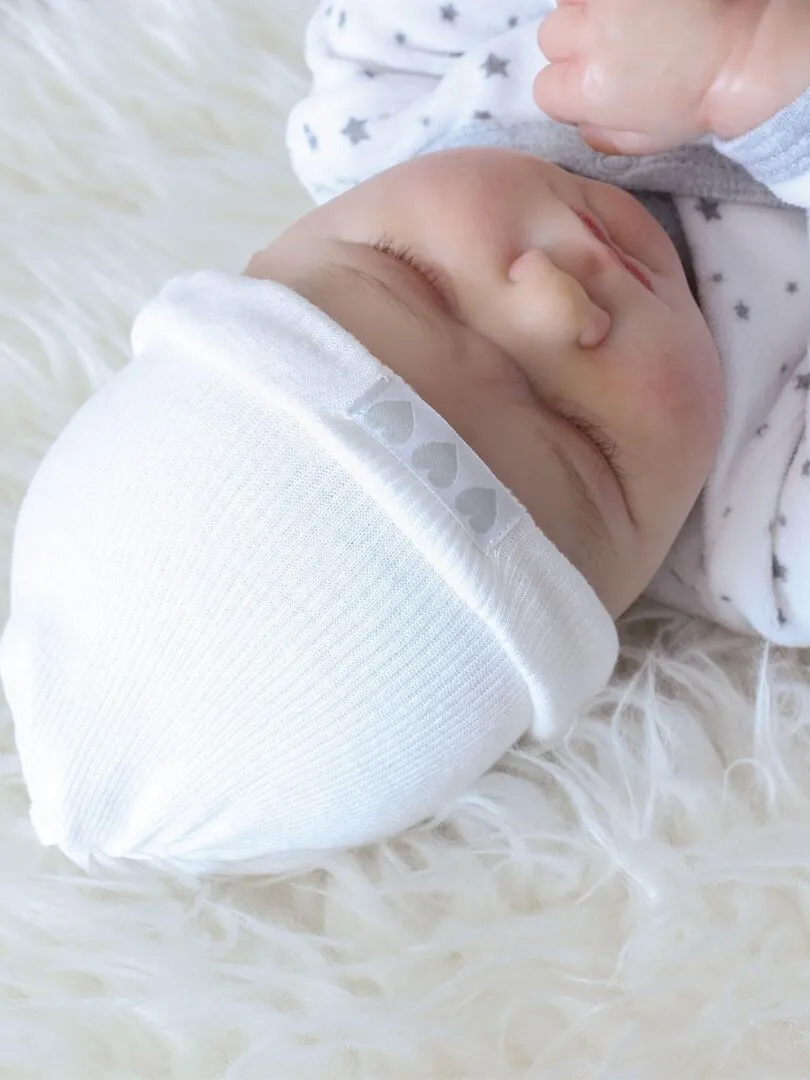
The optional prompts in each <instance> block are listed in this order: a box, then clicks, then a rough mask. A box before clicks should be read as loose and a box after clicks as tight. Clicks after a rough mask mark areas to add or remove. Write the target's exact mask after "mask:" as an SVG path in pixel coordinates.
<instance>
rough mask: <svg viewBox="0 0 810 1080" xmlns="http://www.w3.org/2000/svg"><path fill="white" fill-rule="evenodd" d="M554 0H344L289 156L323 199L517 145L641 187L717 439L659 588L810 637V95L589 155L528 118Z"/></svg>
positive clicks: (322, 21)
mask: <svg viewBox="0 0 810 1080" xmlns="http://www.w3.org/2000/svg"><path fill="white" fill-rule="evenodd" d="M553 6H554V5H553V3H551V0H512V2H511V3H509V4H505V5H501V4H497V5H493V4H488V3H486V2H485V0H453V2H448V3H441V2H433V0H411V2H409V3H407V4H383V3H380V0H332V2H328V3H323V4H322V5H321V6H320V8H319V9H318V11H317V13H316V14H315V16H314V18H313V19H312V21H311V23H310V26H309V28H308V32H307V41H306V58H307V62H308V64H309V66H310V68H311V71H312V75H313V83H312V90H311V93H310V94H309V96H308V97H307V98H306V99H305V100H304V101H302V102H301V103H300V104H299V105H298V106H297V107H296V108H295V109H294V111H293V113H292V114H291V117H290V122H289V127H288V145H289V149H290V153H291V158H292V163H293V166H294V168H295V170H296V173H297V175H298V176H299V177H300V179H301V181H302V182H303V183H304V185H305V186H306V187H307V189H308V190H309V191H310V193H311V194H312V196H313V197H314V198H315V199H316V201H318V202H324V201H326V200H328V199H329V198H331V197H333V196H334V195H336V194H338V193H340V192H341V191H344V190H346V189H348V188H349V187H352V186H353V185H355V184H358V183H360V182H361V181H363V180H365V179H367V178H368V177H370V176H372V175H374V174H376V173H378V172H380V171H381V170H383V169H386V168H388V167H390V166H392V165H395V164H397V163H398V162H401V161H403V160H405V159H407V158H409V157H413V156H416V155H420V154H424V153H428V152H431V151H434V150H439V149H444V148H449V147H453V146H462V145H466V146H474V145H493V146H508V147H512V148H516V149H522V150H525V151H527V152H532V153H537V154H538V155H539V156H541V157H543V158H544V159H547V160H550V161H554V162H556V163H557V164H560V165H562V166H563V167H565V168H567V169H569V170H570V171H573V172H578V173H581V174H582V175H586V176H589V177H592V178H594V179H598V180H603V181H605V182H609V183H614V184H617V185H618V186H621V187H623V188H626V189H627V190H630V191H632V192H633V193H634V194H635V195H636V196H637V197H638V198H639V199H640V201H641V202H642V203H644V205H645V206H647V208H648V209H649V210H650V211H651V212H652V213H653V214H655V216H656V217H657V218H658V220H659V221H660V222H661V223H662V224H663V225H664V227H665V228H667V230H668V232H669V233H670V235H671V236H672V239H673V241H674V242H675V244H676V247H677V248H678V251H679V253H680V254H681V258H682V261H683V262H684V264H685V267H686V270H687V275H688V276H689V278H690V282H691V283H692V285H693V289H694V291H695V293H696V295H697V297H698V299H699V302H700V305H701V308H702V310H703V313H704V315H705V318H706V320H707V322H708V324H709V327H710V329H711V331H712V334H713V336H714V339H715V341H716V343H717V346H718V349H719V353H720V357H721V362H722V366H723V372H724V378H725V384H726V416H725V427H724V437H723V442H722V446H721V448H720V451H719V454H718V457H717V461H716V465H715V468H714V470H713V472H712V475H711V478H710V479H709V481H708V483H707V485H706V487H705V490H704V492H703V495H702V497H701V499H700V501H699V503H698V505H697V506H696V507H695V509H694V511H693V513H692V515H691V517H690V519H689V521H688V522H687V524H686V526H685V527H684V529H683V531H682V533H681V535H680V536H679V537H678V539H677V541H676V543H675V544H674V546H673V549H672V551H671V553H670V555H669V557H668V559H667V561H666V563H665V565H664V566H663V567H662V568H661V570H660V572H659V573H658V575H657V576H656V578H655V580H654V581H653V583H652V584H651V586H650V588H649V590H648V592H649V595H651V596H653V597H655V598H657V599H660V600H662V601H664V602H665V603H668V604H670V605H672V606H675V607H677V608H680V609H682V610H685V611H687V612H690V613H694V614H702V615H706V616H708V617H710V618H712V619H714V620H716V621H718V622H720V623H722V624H724V625H726V626H729V627H731V628H734V629H736V630H739V631H742V632H749V633H751V632H753V633H758V634H762V635H763V636H765V637H766V638H769V639H770V640H772V641H775V642H778V643H781V644H785V645H794V646H798V645H808V644H810V544H808V540H807V538H808V537H810V444H809V443H808V438H807V432H806V416H807V404H808V392H810V363H809V362H808V340H810V303H808V297H810V245H808V224H807V213H806V209H807V208H808V207H810V91H808V92H807V93H806V94H804V95H803V96H802V97H801V98H800V99H798V100H797V101H796V102H794V103H793V104H792V105H791V106H789V107H788V108H787V109H785V110H783V111H782V112H781V113H780V114H778V115H777V116H776V117H774V118H772V119H771V120H769V121H768V122H767V123H766V124H764V125H762V127H761V128H758V129H757V130H756V131H754V132H751V133H749V134H748V135H746V136H744V137H742V138H740V139H736V140H733V141H731V142H728V143H722V142H719V141H716V140H715V141H712V140H710V139H703V140H700V141H699V142H698V143H696V144H694V145H691V146H688V147H683V148H680V149H678V150H675V151H672V152H670V153H667V154H661V155H657V156H654V157H648V158H624V157H610V156H605V155H601V154H597V153H595V152H594V151H592V150H590V149H589V148H588V147H587V146H586V145H585V144H584V143H583V142H582V141H581V139H580V138H579V136H578V135H577V133H576V132H575V131H574V130H573V129H571V128H569V127H567V126H565V125H561V124H558V123H555V122H554V121H552V120H550V119H549V118H548V117H546V116H544V115H543V114H542V113H540V112H539V111H538V109H537V107H536V106H535V104H534V102H533V100H532V96H531V87H532V81H533V79H534V76H535V75H536V73H537V71H538V69H539V68H540V67H541V66H542V63H543V58H542V56H541V55H540V53H539V51H538V46H537V40H536V35H537V28H538V25H539V23H540V21H541V20H542V18H543V17H544V16H545V15H546V14H548V13H549V11H551V10H552V8H553Z"/></svg>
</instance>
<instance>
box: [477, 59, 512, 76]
mask: <svg viewBox="0 0 810 1080" xmlns="http://www.w3.org/2000/svg"><path fill="white" fill-rule="evenodd" d="M508 67H509V61H508V60H507V59H506V58H505V57H503V56H496V55H495V53H490V54H489V56H488V57H487V58H486V60H485V61H484V62H483V64H482V65H481V70H482V71H485V72H486V76H487V78H488V79H491V78H492V76H493V75H502V76H503V77H504V79H508V78H509V72H508V71H507V68H508Z"/></svg>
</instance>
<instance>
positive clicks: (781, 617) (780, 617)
mask: <svg viewBox="0 0 810 1080" xmlns="http://www.w3.org/2000/svg"><path fill="white" fill-rule="evenodd" d="M776 621H777V622H778V623H779V625H780V626H784V625H785V624H786V623H787V615H786V614H785V613H784V611H782V609H781V608H779V610H778V611H777V612H776Z"/></svg>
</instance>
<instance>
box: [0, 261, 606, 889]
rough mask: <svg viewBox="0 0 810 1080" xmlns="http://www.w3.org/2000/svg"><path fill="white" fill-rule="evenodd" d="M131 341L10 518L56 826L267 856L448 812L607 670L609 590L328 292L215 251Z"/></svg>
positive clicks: (18, 658)
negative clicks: (254, 273) (263, 276)
mask: <svg viewBox="0 0 810 1080" xmlns="http://www.w3.org/2000/svg"><path fill="white" fill-rule="evenodd" d="M133 345H134V354H135V355H134V360H133V361H132V363H131V364H129V366H127V367H126V368H125V369H124V370H123V371H122V372H121V373H120V374H119V375H117V376H115V377H114V378H113V379H111V380H110V382H109V383H108V384H107V385H106V386H105V387H104V388H103V389H102V390H101V391H100V392H99V393H98V394H97V395H96V396H95V397H94V398H92V399H91V400H90V401H89V402H88V403H87V404H86V405H85V406H84V408H82V409H81V410H80V411H79V412H78V413H77V415H76V416H75V417H74V419H73V420H72V421H71V423H70V424H69V425H68V426H67V428H66V429H65V431H64V432H63V433H62V435H61V436H60V437H59V438H58V439H57V441H56V443H55V444H54V446H53V447H52V449H51V450H50V452H49V453H48V454H47V456H46V458H45V460H44V462H43V464H42V466H41V468H40V470H39V472H38V473H37V475H36V477H35V478H34V481H33V483H32V485H31V488H30V490H29V492H28V494H27V496H26V499H25V501H24V504H23V507H22V511H21V513H20V518H19V522H18V527H17V532H16V536H15V542H14V554H13V566H12V583H11V584H12V598H11V615H10V619H9V622H8V625H7V628H6V630H5V633H4V635H3V638H2V644H0V674H2V679H3V683H4V687H5V691H6V694H7V697H8V700H9V702H10V705H11V709H12V713H13V717H14V723H15V728H16V737H17V744H18V748H19V753H20V757H21V760H22V766H23V772H24V775H25V779H26V783H27V786H28V790H29V794H30V799H31V817H32V821H33V824H34V828H35V830H36V832H37V834H38V836H39V838H40V839H41V841H42V842H43V843H44V844H55V845H58V846H59V847H60V848H61V849H62V850H63V851H64V852H65V854H67V855H68V856H69V857H70V858H71V859H73V860H74V861H75V862H77V863H79V864H80V865H82V866H85V867H88V866H90V865H91V864H92V862H93V861H94V860H95V861H96V862H99V863H105V862H109V861H110V860H115V859H119V858H129V859H137V860H143V861H146V862H149V863H154V864H158V865H170V866H171V865H174V866H179V867H182V868H184V869H187V870H189V871H192V872H224V871H233V872H242V871H253V872H263V871H272V870H273V869H275V868H277V867H281V866H283V865H289V863H290V860H291V859H292V860H293V861H294V860H295V859H298V858H304V857H306V858H308V859H309V858H311V857H312V856H313V854H315V853H317V852H319V851H323V850H325V849H334V848H340V847H346V846H353V845H357V844H363V843H366V842H368V841H373V840H375V839H378V838H381V837H385V836H389V835H391V834H394V833H396V832H398V831H400V830H402V829H404V828H406V827H408V826H410V825H413V824H415V823H417V822H420V821H422V820H424V819H426V818H428V817H429V816H430V815H432V814H434V813H435V812H437V811H439V810H441V808H442V807H443V806H444V805H446V804H447V802H448V800H450V799H452V798H453V796H455V795H456V794H458V793H459V792H460V791H462V790H463V789H465V788H466V787H468V786H469V785H470V784H472V783H473V782H474V781H475V780H476V779H477V778H478V777H480V776H481V775H482V774H483V773H484V772H485V771H486V770H487V769H488V768H490V766H492V765H493V764H494V763H495V762H496V761H497V760H498V758H499V757H501V755H502V754H503V753H504V752H505V751H506V750H507V749H508V748H509V747H510V746H511V745H512V744H513V743H514V742H515V741H516V740H518V739H519V738H520V737H521V736H523V735H526V734H531V735H533V736H534V737H536V738H538V739H541V740H551V739H553V738H557V737H559V736H560V735H561V734H564V733H565V732H566V731H567V730H568V728H569V726H570V723H571V721H572V720H573V719H574V718H575V716H576V713H577V711H578V710H579V709H580V707H581V706H582V705H583V703H584V702H585V701H587V699H588V698H590V697H591V696H592V695H594V694H595V693H596V692H598V691H599V690H600V689H601V688H602V687H603V686H604V684H605V683H606V681H607V680H608V678H609V676H610V673H611V671H612V669H613V666H614V664H615V661H616V655H617V638H616V631H615V628H614V625H613V622H612V620H611V618H610V617H609V615H608V613H607V611H606V610H605V609H604V607H603V606H602V604H601V603H600V602H599V600H598V598H597V597H596V595H595V593H594V592H593V590H592V589H591V588H590V586H589V585H588V584H587V583H586V581H585V580H584V579H583V578H582V576H581V575H580V574H579V573H578V571H577V570H575V569H574V568H573V567H572V566H571V564H570V563H569V562H568V561H567V560H566V559H565V558H563V556H562V555H561V554H560V553H559V551H557V549H556V548H555V547H553V545H552V544H551V543H550V542H549V541H548V539H547V538H546V537H545V536H544V535H543V533H542V532H540V531H539V529H537V528H536V527H535V526H534V524H533V522H532V521H531V519H530V518H529V516H528V514H527V513H526V511H525V510H524V509H523V507H522V506H521V505H520V504H519V503H518V502H517V500H516V499H515V498H514V497H513V496H512V495H511V494H510V493H509V491H507V490H506V488H505V487H504V486H503V485H501V484H500V483H499V481H498V480H497V479H496V478H495V476H494V475H493V474H492V473H491V472H490V470H489V469H488V468H487V466H486V465H485V464H484V463H483V462H482V461H481V460H480V459H479V458H478V457H477V455H476V454H475V453H474V452H473V451H472V450H471V449H470V447H469V446H467V445H466V444H465V443H464V442H463V441H462V440H461V439H460V438H459V436H458V435H457V434H456V432H455V431H454V430H453V429H452V428H450V426H449V425H448V424H447V423H446V422H445V421H444V420H443V419H442V417H440V416H439V415H438V414H437V413H435V412H434V411H433V409H431V408H430V407H429V406H428V405H427V404H426V403H425V402H424V401H423V400H422V399H421V398H419V397H418V395H416V394H415V393H414V392H413V391H412V390H411V389H410V388H409V387H408V386H407V385H406V384H405V383H404V382H403V381H402V379H400V378H399V377H398V376H397V375H395V374H394V373H393V372H391V371H390V370H388V369H387V368H385V367H383V366H382V365H381V364H380V363H379V362H378V361H377V360H376V359H374V357H372V356H371V355H370V354H369V353H368V352H367V351H366V350H365V349H364V348H363V346H362V345H360V344H359V343H358V342H357V341H356V340H355V339H354V338H353V337H351V335H349V334H348V333H347V332H346V331H344V330H343V329H342V328H341V327H340V326H338V325H337V324H336V323H335V322H334V321H332V320H331V319H330V318H328V317H327V316H326V315H325V314H324V313H323V312H321V311H320V310H318V309H317V308H315V307H313V306H312V305H311V304H310V303H308V302H307V301H306V300H304V299H303V298H302V297H300V296H298V295H297V294H296V293H294V292H292V291H290V290H289V289H287V288H285V287H283V286H281V285H276V284H273V283H269V282H266V281H255V280H251V279H248V278H244V277H237V276H232V275H229V274H223V273H218V272H211V271H205V272H201V273H196V274H192V275H189V276H185V277H181V278H178V279H176V280H175V281H173V282H170V283H169V285H167V286H166V288H165V289H164V290H163V292H162V293H161V295H160V296H159V297H158V298H157V299H156V300H155V301H153V302H152V303H151V304H150V305H149V306H148V307H147V308H146V309H145V310H144V311H143V312H142V314H141V315H140V316H139V318H138V320H137V322H136V324H135V328H134V331H133Z"/></svg>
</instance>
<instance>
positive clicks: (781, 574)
mask: <svg viewBox="0 0 810 1080" xmlns="http://www.w3.org/2000/svg"><path fill="white" fill-rule="evenodd" d="M771 573H772V574H773V580H774V581H784V580H785V579H786V578H787V567H786V566H783V565H782V563H780V562H779V560H778V559H777V557H776V556H775V555H774V557H773V560H772V562H771Z"/></svg>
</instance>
